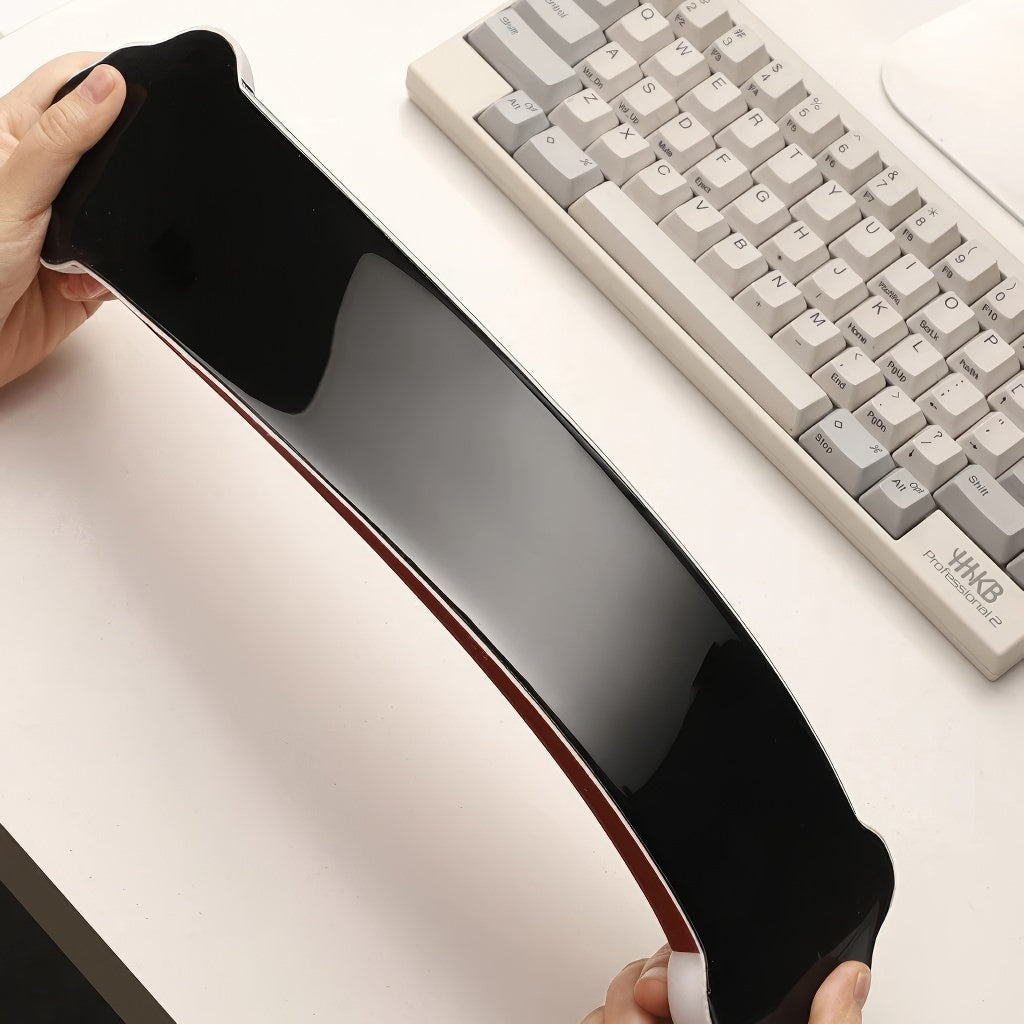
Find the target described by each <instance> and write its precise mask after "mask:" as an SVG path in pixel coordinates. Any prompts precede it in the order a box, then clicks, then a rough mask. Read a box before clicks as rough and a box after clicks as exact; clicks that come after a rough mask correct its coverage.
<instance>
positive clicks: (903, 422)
mask: <svg viewBox="0 0 1024 1024" xmlns="http://www.w3.org/2000/svg"><path fill="white" fill-rule="evenodd" d="M855 415H856V417H857V420H858V422H859V423H860V424H861V426H863V427H864V429H865V430H867V431H868V433H869V434H873V435H874V436H875V437H876V438H877V439H878V440H879V441H881V443H882V444H883V445H884V446H885V449H886V451H889V452H892V451H895V450H896V449H897V448H899V447H900V445H902V444H903V443H904V442H906V441H909V440H910V439H911V438H912V437H913V436H914V435H915V434H916V433H917V432H918V431H919V430H921V429H922V428H924V427H925V426H926V424H927V421H926V420H925V418H924V413H923V412H921V410H920V409H919V408H918V406H917V403H916V402H915V401H914V400H913V399H912V398H911V397H910V395H908V394H907V393H906V392H905V391H904V390H903V389H902V388H899V387H896V386H895V385H890V386H889V387H887V388H883V389H882V390H881V391H879V392H878V394H877V395H875V396H874V397H873V398H871V399H869V400H868V401H867V402H865V403H864V404H863V405H862V406H861V407H860V408H859V409H858V410H857V412H856V413H855Z"/></svg>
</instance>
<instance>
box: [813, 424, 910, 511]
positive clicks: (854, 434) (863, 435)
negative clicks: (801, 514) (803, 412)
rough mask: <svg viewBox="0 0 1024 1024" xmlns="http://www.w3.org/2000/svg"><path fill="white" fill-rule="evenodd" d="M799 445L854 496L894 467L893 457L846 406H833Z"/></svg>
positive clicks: (857, 495)
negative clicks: (838, 407) (834, 407)
mask: <svg viewBox="0 0 1024 1024" xmlns="http://www.w3.org/2000/svg"><path fill="white" fill-rule="evenodd" d="M800 444H801V445H802V446H803V447H804V448H805V449H806V450H807V451H808V452H810V454H811V455H812V456H814V459H815V461H817V462H818V463H820V465H821V466H822V468H823V469H824V470H825V471H826V472H827V473H828V474H829V475H830V476H831V477H832V478H833V479H834V480H835V481H836V483H838V484H839V485H840V487H842V488H843V489H844V490H845V491H846V492H847V493H848V494H852V495H853V496H854V497H855V498H856V497H859V496H860V495H861V494H863V493H864V492H865V491H866V490H867V489H868V488H869V487H870V486H871V485H872V484H874V483H877V482H878V481H879V480H881V479H882V477H884V476H885V475H886V473H888V472H889V471H890V470H892V469H894V468H895V463H894V462H893V461H892V456H891V455H890V454H889V453H888V452H887V451H886V450H885V448H884V447H883V446H882V445H881V444H879V443H878V441H877V440H876V438H874V437H873V436H872V435H871V434H869V433H868V432H867V430H865V429H864V427H862V426H861V424H860V423H858V422H857V420H855V419H854V417H853V413H851V412H848V411H847V410H846V409H833V410H832V412H830V413H829V414H828V415H827V416H826V417H825V418H824V419H823V420H822V421H821V422H820V423H818V425H817V426H815V427H811V429H810V430H808V431H807V433H805V434H803V435H802V436H801V438H800Z"/></svg>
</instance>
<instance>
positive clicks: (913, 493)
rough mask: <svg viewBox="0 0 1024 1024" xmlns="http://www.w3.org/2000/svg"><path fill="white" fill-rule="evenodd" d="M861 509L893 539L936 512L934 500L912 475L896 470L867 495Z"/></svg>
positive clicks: (861, 499)
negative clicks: (865, 510)
mask: <svg viewBox="0 0 1024 1024" xmlns="http://www.w3.org/2000/svg"><path fill="white" fill-rule="evenodd" d="M860 503H861V505H863V506H864V508H865V509H867V511H868V513H869V514H870V515H871V517H872V518H873V519H874V520H875V522H877V523H878V525H879V526H881V527H882V529H883V530H886V531H888V532H889V533H890V534H891V535H892V536H893V537H902V536H903V534H905V533H906V532H907V530H910V529H913V527H915V526H917V524H918V523H919V522H921V520H922V519H924V518H925V516H927V515H929V514H930V513H931V512H932V511H933V510H934V509H935V499H934V498H933V497H932V496H931V494H930V493H929V492H928V489H927V488H926V487H925V486H924V485H923V484H922V483H921V482H920V481H919V480H918V479H917V478H916V477H914V476H913V475H912V474H911V473H909V472H908V471H907V470H905V469H902V468H897V469H894V470H893V471H892V472H891V473H889V474H888V475H887V476H885V477H883V478H882V479H881V480H879V481H878V483H877V484H875V486H874V487H872V488H871V489H870V490H868V491H865V492H864V494H862V495H861V498H860Z"/></svg>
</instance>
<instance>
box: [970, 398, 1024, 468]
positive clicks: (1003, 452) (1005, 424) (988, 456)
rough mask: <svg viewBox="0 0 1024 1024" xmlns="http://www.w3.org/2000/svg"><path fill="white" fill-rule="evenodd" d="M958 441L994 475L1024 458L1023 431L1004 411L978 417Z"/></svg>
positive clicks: (976, 460)
mask: <svg viewBox="0 0 1024 1024" xmlns="http://www.w3.org/2000/svg"><path fill="white" fill-rule="evenodd" d="M957 443H958V444H959V445H960V447H961V448H963V450H964V452H965V453H966V455H967V457H968V458H969V459H970V460H971V462H976V463H977V464H978V465H979V466H984V467H985V469H987V470H988V471H989V472H990V473H991V474H992V475H993V476H999V475H1001V474H1002V473H1005V472H1006V471H1007V470H1008V469H1009V468H1010V467H1011V466H1013V465H1015V464H1016V463H1017V462H1019V461H1020V460H1021V459H1024V430H1021V429H1020V427H1018V426H1017V424H1016V423H1014V422H1013V421H1012V420H1010V419H1008V418H1007V417H1006V416H1004V415H1003V414H1002V413H1001V412H992V413H989V414H988V416H985V417H984V418H983V419H981V420H979V421H978V422H977V423H975V424H974V426H973V427H971V429H970V430H968V431H967V433H966V434H964V435H963V436H962V437H959V438H957Z"/></svg>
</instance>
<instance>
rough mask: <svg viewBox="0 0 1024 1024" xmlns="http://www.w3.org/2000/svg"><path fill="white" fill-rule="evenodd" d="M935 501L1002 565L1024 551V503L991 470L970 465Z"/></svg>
mask: <svg viewBox="0 0 1024 1024" xmlns="http://www.w3.org/2000/svg"><path fill="white" fill-rule="evenodd" d="M935 501H936V502H937V503H938V505H939V508H941V509H942V510H943V511H944V512H945V513H946V515H948V516H949V518H950V519H952V520H953V522H954V523H956V524H957V526H959V527H960V529H961V530H963V531H964V533H966V534H968V535H969V536H971V537H973V538H974V539H975V540H976V541H977V542H978V544H979V545H980V546H981V547H982V549H983V550H984V551H986V552H987V553H988V554H989V555H990V556H991V557H992V558H994V559H995V560H996V561H997V562H998V563H999V564H1000V565H1006V563H1007V562H1009V561H1010V560H1011V559H1012V558H1014V557H1016V556H1017V555H1019V554H1020V553H1021V552H1022V551H1024V505H1021V504H1020V503H1019V502H1017V501H1016V500H1014V499H1013V498H1012V497H1010V495H1009V494H1008V493H1007V491H1006V489H1005V488H1004V487H1003V486H1002V484H1000V483H999V482H998V481H997V480H996V479H995V477H993V476H992V474H991V473H990V472H989V471H988V470H987V469H982V467H981V466H967V468H966V469H962V470H960V472H959V473H957V475H956V476H955V477H953V479H952V480H950V481H949V483H947V484H943V485H942V486H941V487H940V488H939V489H938V490H937V491H936V492H935Z"/></svg>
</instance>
